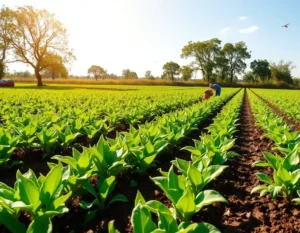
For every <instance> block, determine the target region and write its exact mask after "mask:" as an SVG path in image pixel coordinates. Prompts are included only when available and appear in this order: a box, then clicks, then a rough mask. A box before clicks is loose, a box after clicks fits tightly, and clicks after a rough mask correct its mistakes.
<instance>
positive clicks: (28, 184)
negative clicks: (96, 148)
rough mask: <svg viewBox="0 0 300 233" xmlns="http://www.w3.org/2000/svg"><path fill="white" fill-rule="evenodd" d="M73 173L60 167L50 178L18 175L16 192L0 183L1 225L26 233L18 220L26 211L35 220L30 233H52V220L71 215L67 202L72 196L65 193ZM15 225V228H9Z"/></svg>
mask: <svg viewBox="0 0 300 233" xmlns="http://www.w3.org/2000/svg"><path fill="white" fill-rule="evenodd" d="M69 173H70V170H69V169H64V168H63V167H62V165H61V164H58V165H57V166H55V167H54V168H53V169H51V171H50V172H49V173H48V174H47V176H46V177H45V176H43V175H40V177H39V178H37V177H36V176H35V174H34V173H33V171H32V170H29V171H28V172H27V173H25V174H21V173H20V171H18V172H17V181H16V183H15V186H14V188H10V187H8V186H6V185H5V184H3V183H0V187H1V188H0V203H1V206H2V207H1V208H0V216H1V218H0V219H1V221H3V222H2V224H4V225H5V226H6V227H7V228H8V229H11V228H12V231H13V232H25V231H24V230H23V229H24V226H22V224H20V223H19V222H18V220H17V217H18V216H19V214H20V211H22V210H26V211H27V212H28V213H29V214H30V215H31V216H32V218H33V220H32V222H31V224H30V226H29V228H28V230H27V232H42V233H43V232H51V229H52V223H51V218H52V217H53V216H57V215H62V214H64V213H66V212H68V208H67V207H66V206H65V202H66V201H67V200H68V199H69V198H70V197H71V195H72V192H67V193H64V191H63V190H64V187H65V186H66V184H67V179H68V177H69ZM11 223H13V225H10V224H11Z"/></svg>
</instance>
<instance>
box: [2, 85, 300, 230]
mask: <svg viewBox="0 0 300 233" xmlns="http://www.w3.org/2000/svg"><path fill="white" fill-rule="evenodd" d="M206 89H207V88H205V87H200V88H199V87H174V86H163V87H162V86H156V87H153V86H117V85H111V86H108V85H101V86H99V87H95V86H92V85H90V86H88V85H87V86H76V85H74V86H67V85H65V86H64V85H60V86H55V85H50V86H45V87H40V88H37V87H33V86H32V85H30V84H27V85H25V84H24V85H23V86H16V87H15V88H2V89H0V233H8V232H13V233H26V232H27V233H49V232H55V233H56V232H57V233H60V232H62V233H65V232H66V233H77V232H78V233H83V232H87V233H103V232H105V233H107V232H108V233H116V232H125V233H128V232H134V233H176V232H178V233H188V232H189V233H218V232H224V233H249V232H255V233H262V232H271V233H275V232H278V233H279V232H280V233H296V232H300V146H299V143H300V92H299V91H291V90H267V89H244V88H243V89H240V88H223V89H222V93H221V96H220V97H212V98H210V99H209V100H208V101H204V102H203V101H202V94H203V92H204V91H205V90H206Z"/></svg>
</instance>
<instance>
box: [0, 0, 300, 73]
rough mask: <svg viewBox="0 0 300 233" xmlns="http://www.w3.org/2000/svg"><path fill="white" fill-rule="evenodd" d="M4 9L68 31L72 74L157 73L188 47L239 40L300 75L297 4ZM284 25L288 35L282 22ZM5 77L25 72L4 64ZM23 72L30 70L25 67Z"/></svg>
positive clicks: (62, 4) (90, 1)
mask: <svg viewBox="0 0 300 233" xmlns="http://www.w3.org/2000/svg"><path fill="white" fill-rule="evenodd" d="M1 4H4V5H6V6H9V7H15V6H22V5H33V6H35V7H37V8H45V9H47V10H48V11H50V12H52V13H54V14H56V15H57V18H58V19H59V20H60V21H61V22H62V23H63V24H64V25H65V26H66V28H67V29H68V34H69V40H70V46H71V47H72V48H74V50H75V55H76V57H77V60H76V61H75V62H74V63H73V65H72V68H71V73H72V74H77V75H86V74H87V69H88V68H89V67H90V66H91V65H100V66H102V67H104V68H105V69H107V70H108V72H110V73H116V74H121V72H122V70H123V69H125V68H128V69H131V70H134V71H136V72H137V73H138V75H139V76H143V75H144V73H145V71H146V70H151V71H152V73H153V74H154V75H160V74H161V72H162V66H163V64H164V63H165V62H167V61H174V62H178V63H179V64H180V65H185V64H188V63H189V61H187V60H184V59H181V58H180V54H181V49H182V47H183V46H184V45H185V44H187V43H188V41H202V40H208V39H211V38H215V37H217V38H220V39H221V40H222V42H223V43H226V42H232V43H235V42H238V41H245V42H246V44H247V46H248V48H249V50H250V51H252V53H251V54H252V58H251V59H250V60H249V62H250V61H252V60H254V59H267V60H269V61H273V62H278V61H279V60H280V59H284V60H286V61H293V63H294V65H296V68H295V69H294V70H293V72H292V73H293V75H294V76H297V77H300V46H299V45H300V42H299V41H300V14H299V10H300V1H299V0H289V1H283V0H210V1H208V0H205V1H204V0H85V1H79V0H73V1H71V0H2V1H1ZM286 23H290V27H289V28H288V29H286V28H282V27H281V26H282V25H283V24H286ZM9 69H10V71H13V70H23V69H26V67H25V66H24V65H21V64H12V65H10V66H9ZM28 69H29V70H30V71H31V69H30V68H28Z"/></svg>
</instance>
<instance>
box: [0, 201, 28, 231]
mask: <svg viewBox="0 0 300 233" xmlns="http://www.w3.org/2000/svg"><path fill="white" fill-rule="evenodd" d="M0 224H3V225H4V226H5V227H6V228H7V229H8V230H9V231H10V232H12V233H25V232H26V228H25V226H24V225H23V224H22V223H20V222H19V220H18V218H17V216H15V215H13V214H11V213H9V212H8V211H7V210H6V209H4V208H3V207H1V206H0Z"/></svg>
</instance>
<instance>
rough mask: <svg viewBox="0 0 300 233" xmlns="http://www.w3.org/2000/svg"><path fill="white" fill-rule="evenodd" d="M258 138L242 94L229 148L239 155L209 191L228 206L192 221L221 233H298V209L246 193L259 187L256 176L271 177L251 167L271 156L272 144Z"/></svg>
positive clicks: (216, 207)
mask: <svg viewBox="0 0 300 233" xmlns="http://www.w3.org/2000/svg"><path fill="white" fill-rule="evenodd" d="M262 135H263V132H262V130H261V129H260V128H258V127H257V126H256V125H255V120H254V116H253V113H252V111H251V106H250V103H249V99H248V96H247V93H246V92H245V96H244V101H243V105H242V111H241V115H240V120H239V127H238V132H237V133H236V135H235V137H236V138H237V140H236V144H235V146H234V148H233V150H234V151H235V152H237V153H238V154H239V155H238V156H237V157H235V158H233V159H232V160H230V161H229V162H228V163H227V165H228V166H229V168H227V169H226V171H225V172H224V173H223V174H222V175H221V176H219V177H218V178H217V179H216V181H214V183H212V185H210V187H209V188H212V189H215V190H216V191H218V192H220V194H222V195H223V196H224V197H225V198H226V199H227V200H228V204H214V205H213V206H210V207H208V208H205V209H203V210H202V211H201V212H200V213H199V214H198V215H197V216H195V217H194V221H205V222H209V223H211V224H214V225H215V226H217V227H218V228H219V229H220V230H221V232H223V233H237V232H238V233H249V232H254V233H262V232H272V233H275V232H282V233H283V232H284V233H294V232H300V219H299V217H300V209H299V207H297V206H296V205H293V204H288V203H286V202H285V201H284V200H282V199H277V200H271V199H270V197H269V196H266V197H262V198H261V197H258V195H257V194H251V193H250V192H251V189H252V188H254V187H255V186H257V185H258V184H259V181H258V179H257V178H256V176H255V173H256V172H258V171H262V172H265V173H267V174H269V175H271V174H272V171H271V170H270V169H262V168H256V167H252V164H253V162H255V161H257V160H262V159H263V154H262V152H264V151H268V152H273V151H272V146H273V143H272V142H271V141H270V140H268V139H267V138H261V137H262Z"/></svg>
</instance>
